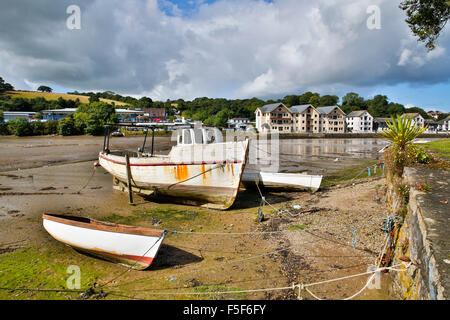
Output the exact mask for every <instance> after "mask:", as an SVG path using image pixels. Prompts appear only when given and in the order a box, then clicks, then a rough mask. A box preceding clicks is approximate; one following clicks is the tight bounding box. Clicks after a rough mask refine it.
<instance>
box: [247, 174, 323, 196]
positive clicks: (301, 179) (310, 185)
mask: <svg viewBox="0 0 450 320" xmlns="http://www.w3.org/2000/svg"><path fill="white" fill-rule="evenodd" d="M321 182H322V176H318V175H306V174H300V173H278V172H263V171H261V172H247V171H244V173H243V175H242V184H243V185H244V186H247V187H251V186H254V185H255V184H256V183H258V184H259V185H262V186H263V187H265V188H276V189H287V190H309V191H312V192H316V191H317V190H319V188H320V184H321Z"/></svg>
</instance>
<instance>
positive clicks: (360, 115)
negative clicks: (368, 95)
mask: <svg viewBox="0 0 450 320" xmlns="http://www.w3.org/2000/svg"><path fill="white" fill-rule="evenodd" d="M345 121H346V124H347V131H349V132H353V133H371V132H373V117H372V116H371V115H370V113H369V112H368V111H367V110H358V111H352V112H350V113H349V114H348V115H347V117H346V119H345Z"/></svg>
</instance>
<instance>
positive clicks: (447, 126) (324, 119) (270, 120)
mask: <svg viewBox="0 0 450 320" xmlns="http://www.w3.org/2000/svg"><path fill="white" fill-rule="evenodd" d="M173 107H174V108H175V109H176V104H174V105H173ZM76 111H77V108H63V109H52V110H43V111H41V113H42V119H36V118H34V116H35V115H36V113H37V112H31V111H4V112H3V117H4V121H5V122H8V121H10V120H13V119H16V118H25V119H27V120H28V121H31V122H33V121H40V122H46V121H59V120H61V119H64V118H66V117H67V116H69V115H73V114H74V113H75V112H76ZM115 112H116V114H117V115H118V119H119V122H137V123H154V124H155V125H158V124H160V125H171V124H177V125H181V124H186V125H190V124H194V123H197V124H200V125H202V124H203V123H202V121H193V120H191V119H185V118H184V117H181V116H179V115H177V116H176V117H175V119H173V117H171V119H169V116H168V114H167V113H166V109H165V108H133V107H130V108H116V109H115ZM440 114H442V112H439V111H437V112H435V111H429V112H428V115H429V116H431V117H433V118H434V119H436V120H429V119H424V118H423V117H422V116H421V115H420V114H419V113H405V114H403V116H404V117H407V118H410V119H412V122H413V123H414V124H415V125H417V126H420V127H425V126H427V129H426V130H425V132H426V133H448V132H450V116H447V117H446V118H445V119H442V120H439V121H437V118H438V116H439V115H440ZM255 115H256V121H251V120H250V119H249V118H231V119H228V121H227V127H226V128H224V129H225V130H242V131H252V130H255V129H256V130H257V132H261V133H269V132H278V133H377V132H381V131H383V130H384V129H385V128H387V127H388V126H387V123H388V122H389V121H390V118H387V117H373V116H372V115H371V114H370V113H369V112H368V111H367V110H357V111H352V112H351V113H349V114H345V113H344V112H343V111H342V110H341V108H340V107H339V106H326V107H318V108H315V107H314V106H313V105H311V104H306V105H298V106H292V107H290V108H288V107H287V106H286V105H284V104H283V103H272V104H267V105H264V106H263V107H260V108H257V109H256V111H255Z"/></svg>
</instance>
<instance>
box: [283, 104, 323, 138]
mask: <svg viewBox="0 0 450 320" xmlns="http://www.w3.org/2000/svg"><path fill="white" fill-rule="evenodd" d="M289 110H290V111H291V113H292V128H293V132H298V133H318V132H320V113H319V111H317V109H316V108H314V106H313V105H311V104H305V105H300V106H292V107H290V108H289Z"/></svg>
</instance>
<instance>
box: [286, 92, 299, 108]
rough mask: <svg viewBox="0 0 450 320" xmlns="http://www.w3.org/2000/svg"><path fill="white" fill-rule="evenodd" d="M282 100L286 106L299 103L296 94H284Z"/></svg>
mask: <svg viewBox="0 0 450 320" xmlns="http://www.w3.org/2000/svg"><path fill="white" fill-rule="evenodd" d="M282 101H283V103H284V104H285V105H286V106H287V107H288V108H289V107H292V106H297V105H299V103H300V100H299V97H298V96H296V95H289V96H285V97H284V99H283V100H282Z"/></svg>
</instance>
